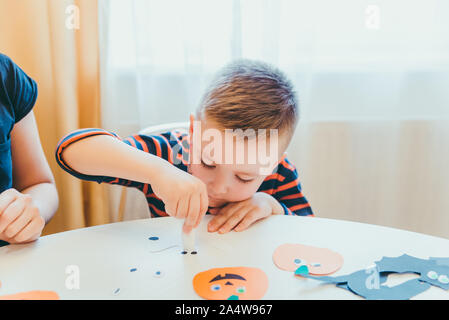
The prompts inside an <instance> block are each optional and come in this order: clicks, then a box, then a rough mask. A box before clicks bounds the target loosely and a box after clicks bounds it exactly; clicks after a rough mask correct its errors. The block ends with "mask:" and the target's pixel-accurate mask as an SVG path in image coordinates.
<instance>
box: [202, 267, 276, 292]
mask: <svg viewBox="0 0 449 320" xmlns="http://www.w3.org/2000/svg"><path fill="white" fill-rule="evenodd" d="M193 288H194V289H195V292H196V293H197V294H198V295H199V296H200V297H202V298H204V299H207V300H258V299H261V298H262V297H263V296H264V294H265V292H266V291H267V288H268V277H267V275H266V274H265V272H263V271H262V270H260V269H258V268H250V267H227V268H214V269H209V270H206V271H203V272H200V273H198V274H196V275H195V277H194V278H193Z"/></svg>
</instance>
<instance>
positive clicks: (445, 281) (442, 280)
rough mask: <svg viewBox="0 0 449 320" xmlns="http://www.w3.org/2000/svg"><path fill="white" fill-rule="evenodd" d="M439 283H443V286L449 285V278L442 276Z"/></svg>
mask: <svg viewBox="0 0 449 320" xmlns="http://www.w3.org/2000/svg"><path fill="white" fill-rule="evenodd" d="M438 281H439V282H441V283H442V284H448V283H449V277H448V276H447V275H445V274H442V275H441V276H439V277H438Z"/></svg>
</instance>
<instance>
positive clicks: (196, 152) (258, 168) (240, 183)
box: [189, 119, 283, 208]
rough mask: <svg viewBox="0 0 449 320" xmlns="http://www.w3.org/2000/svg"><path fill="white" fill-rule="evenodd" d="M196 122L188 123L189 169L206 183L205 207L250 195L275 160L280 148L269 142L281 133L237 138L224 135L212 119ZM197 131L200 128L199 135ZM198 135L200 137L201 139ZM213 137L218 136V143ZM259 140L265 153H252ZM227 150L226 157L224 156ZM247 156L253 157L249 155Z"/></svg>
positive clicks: (217, 206) (278, 155)
mask: <svg viewBox="0 0 449 320" xmlns="http://www.w3.org/2000/svg"><path fill="white" fill-rule="evenodd" d="M197 124H200V125H195V126H193V125H192V123H191V132H190V134H191V143H192V145H191V149H190V150H191V152H192V154H191V155H192V156H193V157H195V156H196V161H195V160H194V159H193V158H191V164H190V165H189V172H190V173H191V174H192V175H193V176H195V177H197V178H199V179H200V180H201V181H203V182H204V183H205V184H206V186H207V193H208V195H209V207H210V208H219V207H223V206H224V205H226V204H227V203H229V202H238V201H243V200H246V199H248V198H250V197H252V196H253V195H254V194H255V193H256V192H257V189H258V188H259V187H260V185H261V184H262V182H263V181H264V179H265V178H266V177H267V176H268V175H269V174H271V173H272V171H273V170H274V169H275V167H276V165H277V164H278V162H279V160H280V158H281V156H282V153H283V152H280V150H281V149H282V148H280V147H279V146H278V144H279V145H281V144H280V143H276V144H273V141H274V140H276V142H277V140H281V139H282V137H280V138H279V139H272V138H271V137H270V138H268V137H267V138H261V137H252V138H250V139H239V138H235V137H232V136H226V135H225V133H224V130H223V129H222V128H220V127H219V126H217V125H216V123H215V122H214V121H211V120H207V119H206V120H203V121H201V122H199V121H198V122H197ZM210 129H212V131H213V132H215V133H216V134H217V135H216V136H214V138H211V137H210V135H209V136H208V135H207V132H209V133H210V132H211V130H210ZM194 130H197V131H196V132H194ZM198 131H201V134H200V135H198V133H199V132H198ZM193 132H194V133H193ZM192 133H193V134H192ZM218 133H220V135H219V136H218ZM198 139H201V143H200V142H199V140H198ZM217 139H221V142H220V143H218V144H217ZM198 144H200V146H198ZM259 144H265V148H266V149H265V150H266V152H265V157H259V156H254V155H255V154H257V151H256V150H255V149H254V146H255V145H257V150H259ZM220 146H221V148H220ZM270 146H271V148H270ZM230 154H231V156H230V158H227V159H226V156H229V155H230ZM250 156H253V158H252V159H250V158H249V157H250Z"/></svg>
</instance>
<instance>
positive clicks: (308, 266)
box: [273, 243, 343, 275]
mask: <svg viewBox="0 0 449 320" xmlns="http://www.w3.org/2000/svg"><path fill="white" fill-rule="evenodd" d="M273 261H274V263H275V265H276V266H277V267H278V268H279V269H282V270H286V271H294V272H295V274H296V275H302V274H312V275H326V274H331V273H333V272H335V271H337V270H338V269H340V268H341V266H342V265H343V257H342V256H341V255H340V254H339V253H337V252H335V251H332V250H329V249H325V248H318V247H312V246H306V245H302V244H297V243H286V244H283V245H280V246H279V247H277V248H276V250H275V251H274V253H273Z"/></svg>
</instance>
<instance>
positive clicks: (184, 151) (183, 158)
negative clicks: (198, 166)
mask: <svg viewBox="0 0 449 320" xmlns="http://www.w3.org/2000/svg"><path fill="white" fill-rule="evenodd" d="M95 135H109V136H111V137H114V138H116V139H119V140H121V141H123V142H124V143H126V144H128V145H130V146H132V147H134V148H137V149H139V150H141V151H144V152H149V153H151V154H154V155H156V156H158V157H160V158H163V159H165V160H167V161H169V162H170V163H171V164H172V165H174V166H176V167H177V168H179V169H181V170H183V171H186V172H187V165H188V162H189V158H188V155H189V147H190V145H189V134H188V133H187V132H185V131H183V130H173V131H170V132H165V133H161V134H157V135H141V134H136V135H132V136H130V137H127V138H125V139H121V138H120V137H119V136H118V135H116V134H115V133H113V132H110V131H106V130H103V129H92V128H89V129H81V130H77V131H74V132H72V133H70V134H68V135H66V136H65V137H63V138H62V139H61V141H59V143H58V145H57V147H56V161H57V163H58V164H59V165H60V166H61V168H62V169H64V170H65V171H67V172H68V173H70V174H71V175H73V176H75V177H77V178H80V179H82V180H87V181H96V182H98V183H102V182H105V183H110V184H119V185H122V186H127V187H134V188H137V189H139V190H140V191H142V192H143V193H144V194H145V197H146V199H147V202H148V206H149V209H150V212H151V215H152V216H153V217H161V216H167V215H168V214H167V213H166V212H165V205H164V203H163V202H162V200H161V199H160V198H158V197H157V196H156V195H155V194H154V192H153V190H152V188H151V185H149V184H146V183H142V182H138V181H131V180H126V179H121V178H117V177H107V176H95V175H86V174H82V173H79V172H76V171H75V170H73V169H72V168H71V167H70V166H69V165H68V164H67V163H66V162H65V161H64V159H63V157H62V153H63V151H64V149H65V148H67V147H68V146H69V145H70V144H72V143H74V142H76V141H79V140H81V139H84V138H87V137H91V136H95ZM257 192H265V193H268V194H270V195H271V196H273V197H274V198H275V199H276V200H277V201H278V202H279V203H280V204H281V205H282V207H283V209H284V214H286V215H298V216H313V212H312V209H311V207H310V204H309V203H308V201H307V200H306V198H305V197H304V195H303V193H302V191H301V184H300V182H299V177H298V172H297V170H296V168H295V167H294V165H293V164H292V163H291V162H290V161H289V160H288V159H287V158H286V156H285V155H284V156H283V157H282V158H281V160H280V161H279V163H278V165H277V167H276V169H275V170H274V171H273V173H272V174H271V175H268V176H267V177H266V178H265V179H264V181H263V182H262V184H261V185H260V187H259V189H258V190H257Z"/></svg>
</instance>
